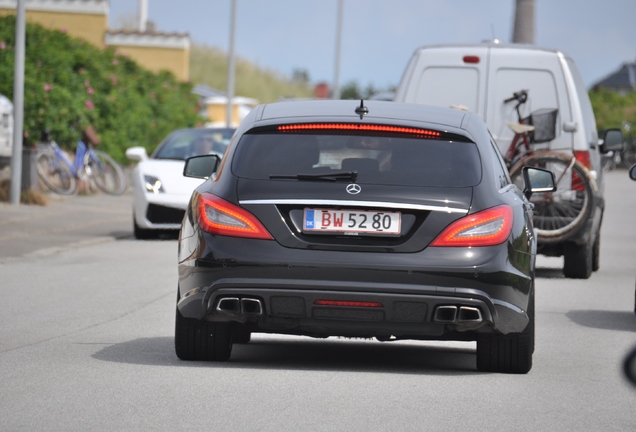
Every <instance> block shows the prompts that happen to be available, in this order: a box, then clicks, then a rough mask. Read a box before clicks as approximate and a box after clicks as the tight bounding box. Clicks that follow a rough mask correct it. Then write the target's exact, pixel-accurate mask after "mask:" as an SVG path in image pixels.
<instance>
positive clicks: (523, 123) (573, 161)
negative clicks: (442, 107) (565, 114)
mask: <svg viewBox="0 0 636 432" xmlns="http://www.w3.org/2000/svg"><path fill="white" fill-rule="evenodd" d="M527 100H528V91H527V90H521V91H519V92H516V93H514V95H513V96H512V97H511V98H509V99H506V100H505V101H504V102H505V103H509V102H513V101H516V106H515V111H516V113H517V119H518V123H508V126H509V127H510V128H511V129H512V130H513V131H514V133H515V135H514V137H513V139H512V142H511V143H510V146H509V147H508V150H507V152H506V154H505V156H504V159H505V161H506V164H507V165H508V169H509V172H510V177H511V179H512V181H513V182H514V183H515V184H516V185H518V186H519V187H522V186H521V185H523V175H522V168H523V167H524V166H532V167H537V168H543V169H547V170H550V171H552V172H553V173H554V176H555V179H556V186H557V190H556V191H555V192H546V193H535V194H533V195H532V198H531V202H532V203H533V205H534V208H533V222H534V226H535V228H536V232H537V236H538V237H539V240H541V241H542V242H543V243H556V242H560V241H562V240H564V239H566V238H568V237H569V236H571V235H574V234H575V233H576V232H577V231H578V229H579V228H581V227H582V226H583V225H584V221H585V220H586V218H587V216H588V214H589V213H590V212H591V211H592V206H593V201H594V200H593V197H594V195H593V190H595V189H596V187H597V186H596V181H595V179H594V177H593V175H592V173H591V172H590V170H589V169H588V168H587V167H586V166H585V165H584V164H583V163H581V162H580V161H579V160H578V159H577V158H576V156H575V154H570V153H564V152H558V151H552V150H550V149H548V148H547V146H542V148H541V149H535V148H533V147H536V144H540V143H548V142H550V141H552V140H553V139H554V138H555V133H556V119H557V114H558V110H556V109H542V110H538V111H534V112H532V113H531V114H530V116H528V117H526V118H522V116H521V111H520V107H521V106H522V105H523V104H525V103H526V101H527Z"/></svg>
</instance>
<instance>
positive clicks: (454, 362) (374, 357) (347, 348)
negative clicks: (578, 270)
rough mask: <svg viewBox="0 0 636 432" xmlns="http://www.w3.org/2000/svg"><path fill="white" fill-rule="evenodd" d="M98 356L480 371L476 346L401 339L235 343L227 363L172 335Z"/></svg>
mask: <svg viewBox="0 0 636 432" xmlns="http://www.w3.org/2000/svg"><path fill="white" fill-rule="evenodd" d="M93 357H94V358H96V359H98V360H103V361H108V362H116V363H129V364H140V365H152V366H179V367H215V368H246V369H268V370H276V369H281V370H283V369H284V370H311V371H332V372H373V373H391V374H396V373H397V374H417V375H421V374H426V375H465V374H466V373H471V374H473V373H477V370H476V367H475V349H474V345H471V344H466V347H465V348H464V347H458V348H456V347H433V346H430V345H421V346H418V345H417V344H409V345H400V344H399V343H397V342H385V343H380V342H371V341H367V342H366V343H365V341H356V340H351V341H344V340H335V341H333V342H332V341H330V340H321V341H316V340H308V341H302V340H299V339H297V338H296V339H294V340H289V341H285V340H280V339H277V340H275V341H272V340H259V339H258V335H256V336H254V337H253V339H252V341H251V342H250V343H249V344H245V345H242V344H235V345H234V347H233V349H232V357H231V358H230V360H229V361H228V362H198V361H193V362H190V361H188V362H185V361H181V360H179V359H178V358H177V357H176V355H175V354H174V339H172V338H168V337H157V338H140V339H134V340H131V341H129V342H124V343H119V344H114V345H110V346H108V347H105V348H102V349H101V350H99V351H98V352H96V353H95V354H93Z"/></svg>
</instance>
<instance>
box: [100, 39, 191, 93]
mask: <svg viewBox="0 0 636 432" xmlns="http://www.w3.org/2000/svg"><path fill="white" fill-rule="evenodd" d="M104 41H105V42H106V45H108V46H112V47H115V48H117V49H118V50H119V51H120V52H121V53H123V54H125V55H128V57H130V58H131V59H133V60H135V61H136V62H137V63H139V64H140V65H142V66H143V67H145V68H146V69H149V70H151V71H153V72H159V71H160V70H167V71H170V72H172V73H173V74H174V76H175V77H177V79H178V80H181V81H187V80H188V78H189V76H190V36H189V35H188V33H157V32H148V31H146V32H131V31H123V30H120V31H113V30H109V31H107V32H106V35H105V37H104Z"/></svg>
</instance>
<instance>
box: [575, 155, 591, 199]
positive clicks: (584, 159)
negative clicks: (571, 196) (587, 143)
mask: <svg viewBox="0 0 636 432" xmlns="http://www.w3.org/2000/svg"><path fill="white" fill-rule="evenodd" d="M574 157H575V158H576V160H577V161H579V162H580V163H581V164H583V165H585V167H586V168H587V169H591V166H592V164H591V162H590V152H589V151H587V150H575V151H574ZM572 190H573V191H578V192H582V191H584V190H585V185H584V184H583V179H581V178H580V177H579V175H578V174H577V173H576V172H575V171H574V170H572Z"/></svg>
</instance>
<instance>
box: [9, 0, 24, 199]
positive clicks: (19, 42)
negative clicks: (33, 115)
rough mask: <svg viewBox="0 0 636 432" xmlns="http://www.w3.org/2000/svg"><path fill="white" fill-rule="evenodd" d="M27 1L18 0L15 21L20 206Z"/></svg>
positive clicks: (15, 184) (14, 159)
mask: <svg viewBox="0 0 636 432" xmlns="http://www.w3.org/2000/svg"><path fill="white" fill-rule="evenodd" d="M25 15H26V0H18V6H17V10H16V19H15V69H14V75H13V155H12V156H11V189H10V191H9V195H10V201H11V204H13V205H19V204H20V191H21V189H22V188H21V180H22V136H23V127H24V51H25V39H26V23H25Z"/></svg>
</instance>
